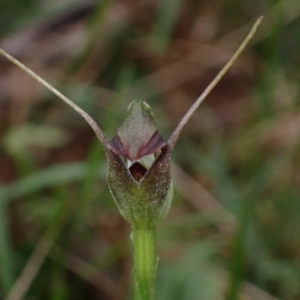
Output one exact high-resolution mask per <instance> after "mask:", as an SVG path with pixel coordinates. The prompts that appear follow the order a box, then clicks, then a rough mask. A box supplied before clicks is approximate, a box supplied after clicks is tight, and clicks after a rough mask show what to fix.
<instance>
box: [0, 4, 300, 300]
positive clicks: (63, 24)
mask: <svg viewBox="0 0 300 300" xmlns="http://www.w3.org/2000/svg"><path fill="white" fill-rule="evenodd" d="M260 15H264V16H265V18H264V21H263V24H262V26H261V27H260V28H259V31H258V33H257V34H256V36H255V38H254V39H253V40H252V42H251V44H250V46H248V47H247V49H246V50H245V52H244V53H243V54H242V56H241V57H240V58H239V60H238V61H237V63H236V64H235V65H234V66H233V67H232V68H231V70H230V71H229V73H228V74H227V75H226V76H225V77H224V79H223V80H222V81H221V82H220V84H219V85H218V86H217V87H216V88H215V90H214V91H213V92H212V93H211V94H210V95H209V97H208V99H207V100H206V101H205V103H204V104H203V105H202V106H201V107H200V108H199V109H198V110H197V112H196V113H195V115H194V116H193V118H192V119H191V120H190V122H189V123H188V124H187V126H186V127H185V129H184V131H183V133H182V135H181V137H180V139H179V141H178V143H177V145H176V149H175V151H174V154H173V162H174V165H173V178H174V188H175V195H174V201H173V205H172V208H171V211H170V213H169V214H168V216H167V218H166V219H165V220H164V221H163V222H162V223H161V224H160V226H159V228H158V254H159V257H160V261H159V269H158V278H157V284H156V299H157V300H169V299H170V300H171V299H172V300H174V299H179V300H181V299H189V300H190V299H200V300H218V299H220V300H221V299H226V300H234V299H243V300H249V299H256V300H275V299H286V300H297V299H300V197H299V196H300V184H299V183H300V139H299V138H300V110H299V107H300V101H299V92H300V89H299V83H298V82H299V79H300V72H299V62H300V56H299V47H300V17H299V16H300V1H298V0H281V1H280V0H259V1H258V0H254V1H251V0H239V1H236V0H226V1H225V0H212V1H204V0H162V1H158V0H157V1H156V0H143V1H134V0H124V1H121V0H119V1H112V0H105V1H92V0H91V1H86V0H84V1H83V0H82V1H79V0H77V1H76V0H63V1H58V0H52V1H50V0H48V1H36V0H9V1H8V0H3V1H1V3H0V40H1V43H0V44H1V47H2V48H4V49H5V50H6V51H8V52H9V53H10V54H12V55H13V56H15V57H16V58H17V59H19V60H21V61H22V62H23V63H24V64H26V65H27V66H28V67H30V68H32V69H33V70H34V71H35V72H37V73H38V74H39V75H40V76H42V77H43V78H45V79H47V80H48V81H49V82H50V83H51V84H53V85H54V86H55V87H57V88H58V89H59V90H60V91H62V92H63V93H64V94H65V95H67V96H68V97H69V98H71V99H72V100H74V101H75V102H76V103H77V104H79V105H80V106H81V107H82V108H83V109H85V110H86V111H87V112H88V113H89V114H91V116H92V117H93V118H94V119H95V120H96V121H97V122H98V124H100V126H101V128H102V129H103V130H104V132H105V133H106V134H107V136H108V137H109V138H112V136H113V135H114V134H115V132H116V130H117V128H118V127H119V125H120V124H121V122H122V120H123V118H124V116H125V112H126V108H127V106H128V104H129V103H130V101H131V100H132V99H135V98H143V99H145V100H146V101H147V102H148V103H149V104H150V105H151V107H152V108H153V110H154V113H155V117H156V121H157V125H158V128H159V130H160V132H161V133H162V135H163V136H164V137H165V138H167V137H168V136H169V135H170V133H171V132H172V130H173V129H174V128H175V126H176V124H177V123H178V121H179V120H180V118H181V117H182V116H183V114H184V113H185V112H186V110H187V109H188V107H189V106H190V105H191V104H192V103H193V102H194V101H195V99H196V98H197V96H198V95H200V93H201V92H202V91H203V89H204V88H205V87H206V86H207V85H208V84H209V82H210V81H211V80H212V79H213V78H214V76H215V75H216V74H217V72H218V71H219V70H220V69H221V68H222V66H223V65H224V64H225V62H226V61H227V60H228V59H229V58H230V56H231V55H232V54H233V52H234V51H235V50H236V49H237V47H238V45H239V44H240V42H241V41H242V40H243V38H244V37H245V36H246V34H247V33H248V31H249V29H250V27H251V26H252V24H253V23H254V21H255V20H256V19H257V17H259V16H260ZM0 136H1V140H0V299H6V300H18V299H26V300H39V299H49V300H68V299H72V300H76V299H78V300H80V299H91V300H93V299H103V300H108V299H112V300H114V299H115V300H123V299H124V300H125V299H130V293H131V272H132V266H131V243H130V239H129V234H130V227H129V225H128V224H127V223H126V222H125V221H124V220H123V219H122V217H121V216H120V214H119V213H118V211H117V208H116V205H115V204H114V202H113V199H112V197H111V196H110V194H109V191H108V187H107V184H106V162H105V157H104V153H103V150H102V148H101V146H100V144H99V142H98V141H97V140H96V138H95V136H94V134H93V132H92V130H91V129H90V128H89V126H88V125H87V124H86V123H85V122H84V120H83V119H82V118H81V117H80V116H79V115H78V114H77V113H76V112H74V111H73V110H72V109H71V108H69V107H68V106H67V105H65V104H64V103H63V102H62V101H61V100H59V99H57V98H56V97H54V96H53V95H52V94H51V93H50V92H48V91H47V90H45V88H43V87H41V86H40V85H39V84H38V83H36V82H35V81H34V80H32V79H31V78H29V76H28V75H26V74H24V73H23V71H21V70H19V69H18V68H16V67H15V66H13V65H12V64H11V63H10V62H8V61H7V60H6V59H4V58H2V57H0Z"/></svg>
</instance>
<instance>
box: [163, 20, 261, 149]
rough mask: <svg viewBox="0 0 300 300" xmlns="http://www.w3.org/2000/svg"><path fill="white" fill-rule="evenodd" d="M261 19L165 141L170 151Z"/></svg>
mask: <svg viewBox="0 0 300 300" xmlns="http://www.w3.org/2000/svg"><path fill="white" fill-rule="evenodd" d="M262 19H263V17H260V18H258V19H257V21H256V22H255V23H254V25H253V27H252V29H251V30H250V32H249V34H248V35H247V36H246V38H245V39H244V41H243V42H242V44H241V45H240V46H239V48H238V49H237V51H236V52H235V53H234V55H233V56H232V57H231V59H230V60H229V61H228V62H227V64H226V65H225V66H224V67H223V69H222V70H221V71H220V72H219V74H218V75H217V76H216V77H215V79H214V80H213V81H212V82H211V83H210V84H209V85H208V87H207V88H206V89H205V90H204V92H203V93H202V94H201V95H200V96H199V97H198V99H197V100H196V101H195V103H194V104H193V105H192V106H191V107H190V108H189V110H188V111H187V112H186V114H185V115H184V116H183V118H182V119H181V121H180V122H179V124H178V125H177V127H176V128H175V130H174V131H173V133H172V135H171V136H170V138H169V140H168V141H167V144H168V145H169V147H170V151H172V149H173V148H174V145H175V143H176V142H177V140H178V138H179V135H180V133H181V131H182V129H183V127H184V126H185V124H186V123H187V122H188V121H189V119H190V118H191V116H192V115H193V114H194V112H195V111H196V109H197V108H198V107H199V105H200V104H201V103H202V102H203V101H204V99H205V98H206V97H207V96H208V94H209V93H210V92H211V91H212V90H213V88H214V87H215V86H216V85H217V84H218V82H219V81H220V80H221V78H222V77H223V76H224V75H225V74H226V73H227V71H228V70H229V68H230V67H231V66H232V65H233V64H234V62H235V61H236V60H237V59H238V57H239V56H240V54H241V53H242V51H243V50H244V49H245V47H246V46H247V45H248V43H249V42H250V40H251V39H252V37H253V36H254V34H255V32H256V30H257V28H258V26H259V24H260V23H261V21H262Z"/></svg>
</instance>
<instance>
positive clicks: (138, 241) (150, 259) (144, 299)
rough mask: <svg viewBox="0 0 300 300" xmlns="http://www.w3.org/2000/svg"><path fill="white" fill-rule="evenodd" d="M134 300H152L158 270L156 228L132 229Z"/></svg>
mask: <svg viewBox="0 0 300 300" xmlns="http://www.w3.org/2000/svg"><path fill="white" fill-rule="evenodd" d="M132 241H133V246H134V259H133V260H134V300H152V299H153V294H154V282H155V276H156V269H157V256H156V228H155V227H152V228H147V229H144V228H143V229H140V228H137V227H134V226H133V228H132Z"/></svg>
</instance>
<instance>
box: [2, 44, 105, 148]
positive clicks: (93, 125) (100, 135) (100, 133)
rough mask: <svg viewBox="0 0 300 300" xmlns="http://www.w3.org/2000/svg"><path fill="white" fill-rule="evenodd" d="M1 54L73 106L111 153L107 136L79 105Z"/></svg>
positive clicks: (21, 65) (15, 61)
mask: <svg viewBox="0 0 300 300" xmlns="http://www.w3.org/2000/svg"><path fill="white" fill-rule="evenodd" d="M0 54H2V55H3V56H5V57H6V58H7V59H8V60H10V61H11V62H12V63H13V64H15V65H16V66H18V67H19V68H20V69H22V70H23V71H24V72H26V73H27V74H28V75H30V76H31V77H32V78H33V79H35V80H36V81H38V82H39V83H41V84H42V85H43V86H44V87H45V88H46V89H48V90H49V91H50V92H52V93H53V94H55V95H56V96H57V97H59V98H60V99H61V100H63V101H64V102H65V103H67V104H68V105H69V106H71V107H72V108H73V109H74V110H75V111H77V112H78V113H79V114H80V115H81V116H82V117H83V118H84V119H85V120H86V122H87V123H88V124H89V125H90V126H91V128H92V129H93V130H94V132H95V134H96V136H97V138H98V139H99V141H100V143H101V144H102V146H103V148H104V151H105V152H106V153H107V152H108V151H110V147H109V141H108V139H107V138H106V136H105V134H104V133H103V131H102V130H101V128H100V127H99V126H98V124H97V123H96V122H95V121H94V119H93V118H92V117H91V116H90V115H89V114H87V113H86V112H85V111H84V110H83V109H82V108H80V107H79V106H78V105H77V104H75V103H74V102H73V101H72V100H71V99H69V98H67V97H66V96H65V95H63V94H62V93H61V92H60V91H58V90H57V89H56V88H54V87H53V86H52V85H51V84H49V83H48V82H47V81H45V80H44V79H43V78H41V77H40V76H39V75H37V74H36V73H34V72H33V71H32V70H30V69H29V68H27V67H26V66H25V65H23V64H22V63H21V62H19V61H18V60H17V59H15V58H14V57H12V56H11V55H9V54H8V53H6V52H5V51H4V50H3V49H1V48H0Z"/></svg>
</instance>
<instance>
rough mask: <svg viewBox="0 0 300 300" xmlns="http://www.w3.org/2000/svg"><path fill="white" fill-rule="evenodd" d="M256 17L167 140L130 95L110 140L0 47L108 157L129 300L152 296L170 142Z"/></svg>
mask: <svg viewBox="0 0 300 300" xmlns="http://www.w3.org/2000/svg"><path fill="white" fill-rule="evenodd" d="M261 21H262V17H260V18H259V19H258V20H257V21H256V23H255V24H254V26H253V27H252V29H251V31H250V33H249V34H248V36H247V37H246V38H245V40H244V41H243V42H242V44H241V45H240V47H239V48H238V50H237V51H236V53H235V54H234V55H233V56H232V58H231V59H230V60H229V61H228V63H227V64H226V65H225V66H224V68H223V69H222V70H221V71H220V72H219V74H218V75H217V76H216V78H215V79H214V80H213V81H212V82H211V83H210V84H209V85H208V87H207V88H206V89H205V90H204V92H203V93H202V94H201V95H200V97H199V98H198V99H197V100H196V101H195V103H194V104H193V105H192V106H191V107H190V109H189V110H188V111H187V113H186V114H185V115H184V117H183V118H182V120H181V121H180V122H179V124H178V125H177V127H176V128H175V130H174V131H173V133H172V134H171V136H170V138H169V139H168V140H167V141H164V139H163V137H162V136H161V135H160V134H159V133H158V131H157V128H156V125H155V121H154V117H153V113H152V111H151V108H150V107H149V105H148V104H147V103H146V102H144V101H142V100H134V101H133V102H132V103H131V104H130V105H129V108H128V111H127V116H126V118H125V120H124V122H123V124H122V125H121V126H120V128H119V129H118V131H117V134H116V135H115V136H114V137H113V138H112V140H109V139H108V138H107V137H106V135H105V134H104V133H103V131H102V130H101V128H100V127H99V126H98V125H97V124H96V122H95V121H94V120H93V119H92V118H91V117H90V116H89V115H88V114H87V113H86V112H85V111H84V110H82V109H81V108H80V107H79V106H77V105H76V104H75V103H74V102H72V101H71V100H70V99H68V98H67V97H66V96H64V95H63V94H61V93H60V92H59V91H58V90H57V89H55V88H54V87H52V86H51V85H50V84H48V83H47V82H46V81H45V80H43V79H42V78H41V77H39V76H38V75H37V74H35V73H34V72H33V71H31V70H30V69H28V68H27V67H26V66H24V65H23V64H22V63H20V62H19V61H18V60H16V59H15V58H13V57H12V56H10V55H9V54H7V53H6V52H5V51H4V50H2V49H0V53H1V54H2V55H4V56H5V57H6V58H8V59H9V60H10V61H11V62H13V63H14V64H15V65H17V66H18V67H20V68H21V69H22V70H24V71H25V72H27V73H28V74H29V75H30V76H32V77H33V78H34V79H36V80H37V81H38V82H40V83H41V84H42V85H44V86H45V87H46V88H47V89H49V90H50V91H52V92H53V93H54V94H56V95H57V96H58V97H59V98H60V99H62V100H63V101H64V102H66V103H67V104H68V105H70V106H71V107H72V108H73V109H75V110H76V111H77V112H78V113H79V114H80V115H81V116H82V117H83V118H84V119H85V120H86V121H87V123H88V124H89V125H90V126H91V128H92V129H93V130H94V132H95V134H96V136H97V138H98V139H99V141H100V143H101V144H102V146H103V149H104V152H105V154H106V158H107V163H108V185H109V188H110V191H111V194H112V196H113V198H114V200H115V202H116V204H117V206H118V208H119V210H120V212H121V214H122V215H123V216H124V218H125V219H126V220H127V221H128V222H129V223H131V224H132V228H133V235H132V239H133V244H134V284H135V286H134V299H135V300H151V299H153V290H154V289H153V286H154V280H155V274H156V268H157V257H156V250H155V240H156V239H155V229H156V224H157V223H158V222H159V221H161V220H162V219H163V218H164V216H165V215H166V214H167V212H168V210H169V207H170V204H171V200H172V182H171V167H170V159H171V154H172V150H173V148H174V146H175V143H176V142H177V140H178V138H179V135H180V133H181V131H182V129H183V127H184V125H185V124H186V123H187V122H188V120H189V119H190V117H191V116H192V115H193V113H194V112H195V110H196V109H197V108H198V107H199V105H200V104H201V103H202V102H203V100H204V99H205V98H206V96H207V95H208V94H209V93H210V92H211V90H212V89H213V88H214V87H215V86H216V84H217V83H218V82H219V81H220V79H221V78H222V77H223V75H224V74H225V73H226V72H227V71H228V69H229V68H230V67H231V65H232V64H233V63H234V62H235V61H236V59H237V58H238V57H239V55H240V54H241V52H242V51H243V49H244V48H245V47H246V45H247V44H248V42H249V41H250V39H251V38H252V36H253V35H254V33H255V31H256V29H257V27H258V26H259V24H260V23H261Z"/></svg>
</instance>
